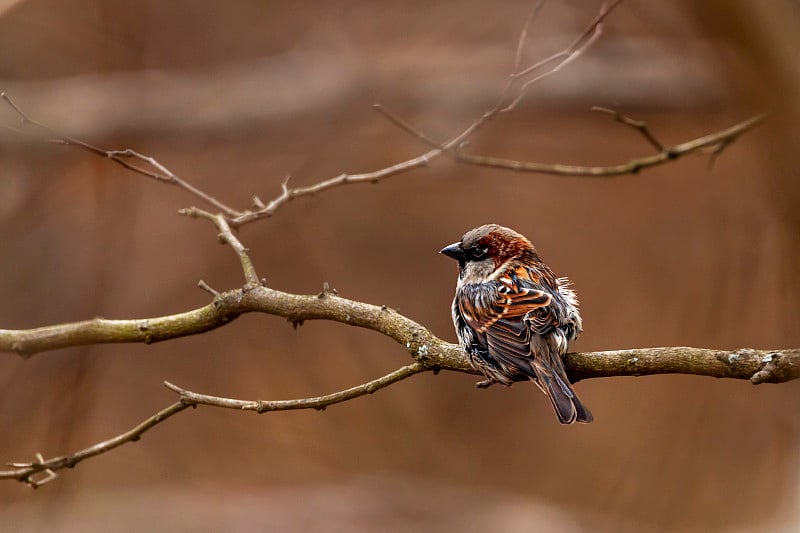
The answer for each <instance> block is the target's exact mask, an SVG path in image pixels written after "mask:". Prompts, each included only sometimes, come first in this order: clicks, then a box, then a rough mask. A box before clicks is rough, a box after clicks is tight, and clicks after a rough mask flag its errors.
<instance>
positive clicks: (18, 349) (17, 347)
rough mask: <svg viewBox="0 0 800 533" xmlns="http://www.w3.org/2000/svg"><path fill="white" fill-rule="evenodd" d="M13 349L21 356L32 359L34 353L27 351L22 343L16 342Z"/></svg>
mask: <svg viewBox="0 0 800 533" xmlns="http://www.w3.org/2000/svg"><path fill="white" fill-rule="evenodd" d="M11 349H12V350H13V351H14V353H15V354H17V355H18V356H20V357H21V358H22V359H30V357H31V356H32V355H33V354H32V353H31V352H29V351H26V350H25V348H23V347H22V344H21V343H19V342H15V343H14V344H12V345H11Z"/></svg>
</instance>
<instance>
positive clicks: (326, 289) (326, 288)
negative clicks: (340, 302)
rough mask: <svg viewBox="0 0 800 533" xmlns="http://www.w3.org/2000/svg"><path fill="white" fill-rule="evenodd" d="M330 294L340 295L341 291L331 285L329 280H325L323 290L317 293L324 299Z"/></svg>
mask: <svg viewBox="0 0 800 533" xmlns="http://www.w3.org/2000/svg"><path fill="white" fill-rule="evenodd" d="M328 296H339V293H338V292H337V291H336V289H335V288H333V287H331V286H330V284H329V283H328V282H327V281H325V282H323V283H322V292H321V293H319V294H318V295H317V298H319V299H320V300H322V299H324V298H326V297H328Z"/></svg>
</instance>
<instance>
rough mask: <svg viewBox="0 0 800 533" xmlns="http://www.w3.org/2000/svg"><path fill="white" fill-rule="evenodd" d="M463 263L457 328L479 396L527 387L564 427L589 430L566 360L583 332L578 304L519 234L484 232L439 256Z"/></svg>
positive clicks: (482, 228) (496, 229)
mask: <svg viewBox="0 0 800 533" xmlns="http://www.w3.org/2000/svg"><path fill="white" fill-rule="evenodd" d="M439 253H442V254H444V255H447V256H448V257H452V258H453V259H455V260H456V261H458V282H457V284H456V294H455V298H453V306H452V314H453V324H454V325H455V328H456V335H457V336H458V341H459V344H461V347H462V348H463V349H464V351H466V352H467V355H468V356H469V361H470V364H471V365H472V366H473V368H475V369H476V370H477V371H479V372H480V373H481V374H483V375H484V376H485V377H486V380H485V381H481V382H479V383H477V386H478V387H479V388H485V387H488V386H490V385H492V384H494V383H501V384H503V385H506V386H510V385H511V384H512V383H514V382H515V381H522V380H525V379H529V380H531V381H533V382H534V383H535V384H536V385H537V386H538V387H539V389H541V390H542V392H544V393H545V395H547V397H548V398H550V401H551V402H552V403H553V408H554V409H555V411H556V415H557V416H558V420H559V421H560V422H561V423H562V424H572V423H573V422H586V423H588V422H591V421H592V420H593V417H592V414H591V413H590V412H589V410H588V409H587V408H586V407H584V405H583V404H582V403H581V401H580V400H579V399H578V397H577V396H576V395H575V391H573V390H572V386H571V385H570V382H569V379H568V378H567V373H566V371H565V370H564V363H563V361H562V356H563V355H564V354H565V353H566V351H567V348H568V347H569V344H570V343H571V342H572V341H574V340H575V338H576V337H577V336H578V334H579V333H580V332H581V326H582V322H581V315H580V312H579V310H578V299H577V297H576V296H575V293H574V292H573V291H572V290H571V289H570V288H569V280H567V278H558V277H556V275H555V274H554V273H553V271H552V270H551V269H550V267H548V266H547V265H546V264H545V263H544V262H543V261H542V260H541V259H540V258H539V254H538V253H537V252H536V248H535V247H534V246H533V244H531V241H529V240H528V239H527V238H525V237H524V236H522V235H520V234H519V233H517V232H516V231H514V230H512V229H509V228H506V227H503V226H498V225H497V224H487V225H485V226H480V227H478V228H475V229H472V230H470V231H468V232H467V233H465V234H464V236H463V237H462V238H461V240H460V241H459V242H456V243H453V244H451V245H449V246H446V247H444V248H442V250H441V251H440V252H439Z"/></svg>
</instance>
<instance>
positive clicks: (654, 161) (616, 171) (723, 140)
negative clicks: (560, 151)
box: [455, 115, 764, 178]
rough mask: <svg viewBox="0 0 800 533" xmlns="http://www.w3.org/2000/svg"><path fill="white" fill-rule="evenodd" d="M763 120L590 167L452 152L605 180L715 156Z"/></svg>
mask: <svg viewBox="0 0 800 533" xmlns="http://www.w3.org/2000/svg"><path fill="white" fill-rule="evenodd" d="M763 120H764V115H758V116H755V117H752V118H749V119H747V120H745V121H743V122H740V123H739V124H736V125H734V126H731V127H730V128H727V129H724V130H722V131H718V132H714V133H709V134H708V135H704V136H702V137H698V138H696V139H692V140H691V141H687V142H684V143H681V144H676V145H674V146H667V147H665V148H663V149H662V150H661V151H660V152H659V153H657V154H655V155H651V156H646V157H640V158H637V159H631V160H630V161H628V162H627V163H622V164H619V165H609V166H599V167H591V166H577V165H562V164H550V163H536V162H529V161H518V160H515V159H501V158H497V157H486V156H482V155H474V154H467V153H463V152H458V153H456V154H455V158H456V159H457V160H458V161H460V162H462V163H466V164H470V165H477V166H483V167H491V168H500V169H505V170H514V171H517V172H532V173H537V174H550V175H555V176H567V177H599V178H607V177H612V176H622V175H627V174H636V173H637V172H639V171H640V170H642V169H645V168H649V167H654V166H657V165H661V164H664V163H667V162H670V161H674V160H675V159H679V158H681V157H683V156H686V155H688V154H691V153H695V152H700V151H702V150H703V149H704V148H708V147H712V146H713V147H715V148H716V147H720V148H717V155H718V153H719V152H720V151H721V148H724V147H726V146H729V145H730V144H731V143H733V141H734V140H736V139H737V138H738V137H739V135H741V134H742V133H744V132H746V131H748V130H750V129H752V128H754V127H755V126H756V125H758V124H759V123H760V122H761V121H763Z"/></svg>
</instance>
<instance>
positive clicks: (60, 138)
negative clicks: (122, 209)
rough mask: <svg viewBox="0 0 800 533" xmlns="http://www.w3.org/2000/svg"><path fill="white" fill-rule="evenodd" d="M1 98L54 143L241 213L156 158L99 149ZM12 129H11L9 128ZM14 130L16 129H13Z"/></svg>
mask: <svg viewBox="0 0 800 533" xmlns="http://www.w3.org/2000/svg"><path fill="white" fill-rule="evenodd" d="M0 98H2V99H3V100H5V102H6V103H7V104H8V105H9V106H10V107H11V109H12V110H13V111H14V112H15V113H16V114H17V115H18V116H19V117H20V119H21V121H22V124H23V125H30V126H34V127H35V128H38V129H40V130H42V131H43V132H45V133H46V134H47V135H48V136H49V137H50V138H48V139H47V140H48V142H55V143H59V144H64V145H67V146H75V147H77V148H80V149H82V150H85V151H87V152H90V153H93V154H95V155H99V156H101V157H105V158H107V159H110V160H111V161H113V162H115V163H117V164H118V165H120V166H122V167H124V168H126V169H128V170H130V171H133V172H136V173H137V174H141V175H142V176H147V177H148V178H152V179H154V180H157V181H160V182H162V183H167V184H170V185H175V186H176V187H180V188H181V189H183V190H185V191H187V192H189V193H191V194H193V195H194V196H196V197H198V198H200V199H201V200H203V201H204V202H207V203H208V204H209V205H212V206H214V207H215V208H217V209H219V210H220V211H221V212H223V213H225V215H226V216H227V217H231V218H232V217H236V216H238V215H239V214H240V213H239V212H238V211H236V210H235V209H233V208H231V207H229V206H227V205H225V204H224V203H222V202H221V201H219V200H218V199H217V198H215V197H214V196H212V195H210V194H208V193H206V192H203V191H202V190H200V189H198V188H197V187H195V186H194V185H192V184H191V183H189V182H187V181H185V180H183V179H181V178H179V177H178V176H176V175H175V174H174V173H173V172H171V171H170V170H169V169H168V168H167V167H166V166H164V165H162V164H161V163H159V162H158V161H157V160H156V159H155V158H153V157H148V156H146V155H142V154H140V153H139V152H136V151H135V150H131V149H125V150H103V149H102V148H98V147H97V146H94V145H92V144H89V143H87V142H85V141H82V140H80V139H76V138H74V137H69V136H67V135H62V134H60V133H58V132H56V131H55V130H54V129H53V128H51V127H49V126H46V125H44V124H42V123H41V122H38V121H36V120H33V119H32V118H30V117H29V116H28V115H27V114H26V113H25V112H24V111H23V110H22V108H20V107H19V106H18V105H17V104H16V103H15V102H14V101H13V100H12V99H11V97H10V96H9V95H8V94H6V93H0ZM8 129H12V128H8ZM12 131H13V129H12ZM129 159H135V160H139V161H143V162H144V163H147V164H148V165H150V166H151V167H152V168H154V169H156V170H155V171H153V170H150V169H148V168H145V167H142V166H139V165H135V164H133V163H131V162H130V161H128V160H129Z"/></svg>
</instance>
